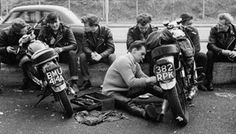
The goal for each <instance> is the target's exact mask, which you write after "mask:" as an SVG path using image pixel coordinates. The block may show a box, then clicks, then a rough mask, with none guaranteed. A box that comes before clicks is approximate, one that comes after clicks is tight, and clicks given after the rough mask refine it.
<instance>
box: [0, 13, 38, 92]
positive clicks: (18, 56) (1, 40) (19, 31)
mask: <svg viewBox="0 0 236 134" xmlns="http://www.w3.org/2000/svg"><path fill="white" fill-rule="evenodd" d="M28 28H29V25H28V24H27V23H26V22H25V21H24V20H23V19H21V18H16V19H15V20H14V21H13V22H12V25H10V26H9V27H6V28H4V29H3V30H2V31H1V32H0V63H1V62H2V63H5V64H8V65H18V64H19V65H20V67H21V68H22V70H23V75H24V78H23V85H22V86H21V87H20V90H31V89H40V87H39V86H38V85H37V84H36V83H34V82H33V81H32V80H31V79H30V78H29V76H28V72H29V71H32V70H34V69H33V67H32V64H31V62H25V61H24V56H25V55H26V53H25V52H24V51H20V52H17V51H16V50H17V48H18V47H19V39H20V38H21V37H22V36H23V35H25V34H26V33H27V31H28Z"/></svg>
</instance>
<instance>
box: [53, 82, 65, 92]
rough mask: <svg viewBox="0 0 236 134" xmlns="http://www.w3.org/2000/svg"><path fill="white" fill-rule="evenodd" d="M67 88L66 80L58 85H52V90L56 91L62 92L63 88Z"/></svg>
mask: <svg viewBox="0 0 236 134" xmlns="http://www.w3.org/2000/svg"><path fill="white" fill-rule="evenodd" d="M66 88H67V86H66V83H65V82H64V83H63V84H62V85H60V86H58V87H52V90H53V91H54V92H61V91H62V90H65V89H66Z"/></svg>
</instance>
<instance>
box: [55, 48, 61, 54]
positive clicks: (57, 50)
mask: <svg viewBox="0 0 236 134" xmlns="http://www.w3.org/2000/svg"><path fill="white" fill-rule="evenodd" d="M54 50H55V51H56V52H57V53H61V52H62V51H63V50H62V48H60V47H55V48H54Z"/></svg>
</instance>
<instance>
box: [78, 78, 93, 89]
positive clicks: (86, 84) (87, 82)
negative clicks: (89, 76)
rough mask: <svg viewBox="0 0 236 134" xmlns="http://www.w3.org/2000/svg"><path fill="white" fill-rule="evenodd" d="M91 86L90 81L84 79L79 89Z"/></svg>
mask: <svg viewBox="0 0 236 134" xmlns="http://www.w3.org/2000/svg"><path fill="white" fill-rule="evenodd" d="M91 86H92V85H91V82H90V81H89V80H86V81H84V82H83V84H82V86H81V87H80V88H79V91H83V90H85V89H88V88H90V87H91Z"/></svg>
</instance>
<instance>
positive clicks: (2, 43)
mask: <svg viewBox="0 0 236 134" xmlns="http://www.w3.org/2000/svg"><path fill="white" fill-rule="evenodd" d="M6 38H7V35H6V34H5V32H1V33H0V53H2V52H5V51H7V50H6V48H7V45H8V44H6Z"/></svg>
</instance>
